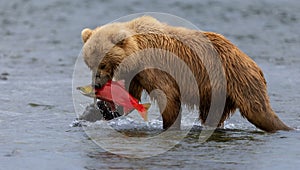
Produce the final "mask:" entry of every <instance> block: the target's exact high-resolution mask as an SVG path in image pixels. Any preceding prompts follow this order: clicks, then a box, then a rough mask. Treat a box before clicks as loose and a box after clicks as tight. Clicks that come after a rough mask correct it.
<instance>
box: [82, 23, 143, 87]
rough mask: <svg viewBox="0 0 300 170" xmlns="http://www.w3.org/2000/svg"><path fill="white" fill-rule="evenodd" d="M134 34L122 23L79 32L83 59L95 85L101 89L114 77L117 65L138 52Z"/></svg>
mask: <svg viewBox="0 0 300 170" xmlns="http://www.w3.org/2000/svg"><path fill="white" fill-rule="evenodd" d="M133 35H134V32H133V31H132V30H131V29H129V28H128V27H126V26H125V25H124V24H122V23H112V24H108V25H104V26H102V27H98V28H96V29H94V30H91V29H89V28H86V29H83V31H82V32H81V37H82V41H83V43H84V45H83V50H82V54H83V58H84V61H85V63H86V64H87V66H88V67H89V68H90V69H91V70H92V71H93V75H94V76H95V77H94V78H95V85H96V86H98V87H102V86H103V85H104V84H105V83H106V82H107V81H108V80H111V79H112V78H113V76H114V71H115V69H116V68H117V67H118V65H119V64H120V63H121V62H122V61H123V60H124V59H125V58H126V57H127V56H130V55H132V54H133V53H134V52H135V51H138V45H137V43H136V41H135V39H134V36H133Z"/></svg>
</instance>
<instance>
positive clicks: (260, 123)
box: [239, 95, 292, 132]
mask: <svg viewBox="0 0 300 170" xmlns="http://www.w3.org/2000/svg"><path fill="white" fill-rule="evenodd" d="M260 97H262V96H260ZM239 108H240V112H241V114H242V116H244V117H246V118H247V120H248V121H249V122H251V123H252V124H254V125H255V126H256V127H258V128H260V129H262V130H264V131H266V132H276V131H277V130H292V128H290V127H288V126H286V125H285V124H284V123H283V122H282V121H281V120H280V119H279V117H278V116H277V115H276V114H275V113H274V111H273V110H272V108H271V106H270V104H269V100H268V97H267V96H266V95H264V97H262V98H260V100H259V101H256V100H245V102H242V103H240V104H239Z"/></svg>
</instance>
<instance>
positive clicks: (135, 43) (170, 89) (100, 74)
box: [82, 16, 291, 132]
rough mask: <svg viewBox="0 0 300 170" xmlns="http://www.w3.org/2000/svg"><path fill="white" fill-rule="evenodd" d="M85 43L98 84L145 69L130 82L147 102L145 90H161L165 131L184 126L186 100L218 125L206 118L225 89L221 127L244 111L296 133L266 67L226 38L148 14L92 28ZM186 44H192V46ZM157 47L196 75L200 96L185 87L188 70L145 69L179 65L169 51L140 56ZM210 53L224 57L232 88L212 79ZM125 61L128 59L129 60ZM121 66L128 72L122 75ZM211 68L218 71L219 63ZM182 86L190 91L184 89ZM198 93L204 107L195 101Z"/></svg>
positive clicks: (271, 127)
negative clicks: (283, 116)
mask: <svg viewBox="0 0 300 170" xmlns="http://www.w3.org/2000/svg"><path fill="white" fill-rule="evenodd" d="M82 39H83V41H84V42H85V44H84V48H83V56H84V59H85V62H86V64H87V65H88V66H89V67H90V68H91V69H92V70H93V71H94V72H95V73H96V75H97V76H96V80H95V83H96V84H100V85H103V84H104V83H105V82H107V80H109V79H112V78H113V77H115V78H117V79H118V78H124V79H126V74H128V73H130V72H131V71H134V70H143V71H141V72H140V73H139V74H137V75H136V76H135V77H133V79H132V81H131V82H130V84H127V87H128V88H129V93H130V94H132V95H133V96H134V97H136V98H138V99H140V98H141V93H142V91H143V90H146V91H147V92H148V93H151V92H152V91H153V90H157V89H159V90H160V91H161V92H163V93H164V94H163V95H162V93H158V94H156V95H155V96H154V97H153V98H154V99H155V100H157V101H158V104H159V107H160V110H161V113H162V117H163V128H164V129H167V128H169V127H171V125H172V124H173V123H175V125H174V127H180V119H181V115H180V112H181V111H180V110H181V102H182V103H184V104H186V105H188V106H190V107H193V106H194V105H197V106H198V107H199V112H200V114H199V119H200V120H201V121H202V123H203V124H204V125H208V126H210V125H213V122H212V123H211V122H207V121H206V119H207V117H208V112H209V109H210V103H211V92H212V91H211V89H212V88H216V89H217V90H220V91H222V90H226V102H225V108H224V110H223V114H222V117H221V120H220V121H219V122H218V126H221V125H222V124H223V122H224V121H225V120H226V119H227V118H228V117H230V115H231V114H232V113H234V111H235V110H236V109H237V108H238V109H239V110H240V112H241V114H242V116H243V117H245V118H246V119H247V120H249V121H250V122H251V123H253V124H254V125H255V126H256V127H258V128H260V129H262V130H265V131H267V132H275V131H277V130H291V128H289V127H288V126H286V125H285V124H284V123H283V122H282V121H281V120H280V119H279V118H278V116H277V115H276V114H275V113H274V111H273V110H272V108H271V106H270V102H269V97H268V95H267V85H266V80H265V79H264V76H263V73H262V71H261V69H260V68H259V67H258V66H257V65H256V63H255V62H254V61H253V60H252V59H251V58H249V57H248V56H247V55H246V54H244V53H243V52H242V51H240V50H239V49H238V48H237V47H236V46H235V45H233V44H232V43H231V42H229V41H228V40H227V39H226V38H225V37H223V36H222V35H220V34H216V33H212V32H200V31H195V30H190V29H186V28H181V27H172V26H169V25H167V24H163V23H161V22H159V21H157V20H156V19H154V18H152V17H147V16H145V17H140V18H137V19H135V20H132V21H129V22H124V23H113V24H109V25H106V26H102V27H98V28H96V29H95V30H89V29H86V30H85V31H83V32H82ZM182 42H187V43H188V44H189V46H187V45H185V44H184V43H182ZM152 48H159V49H162V50H166V51H168V52H171V53H173V54H175V55H176V56H178V57H179V58H181V59H182V61H184V63H185V64H186V65H188V67H189V68H190V69H191V71H192V72H193V74H194V75H195V79H196V81H197V82H198V91H199V94H196V93H195V91H194V90H193V88H190V86H188V85H184V83H187V82H190V79H189V77H186V76H181V75H185V74H186V72H185V70H184V69H183V70H181V69H175V71H174V69H172V68H166V70H167V72H166V71H162V70H158V69H153V68H149V69H143V66H145V65H147V64H149V65H151V63H153V62H156V61H157V60H158V59H159V60H160V61H161V62H169V63H176V61H172V58H170V59H168V58H165V55H166V54H165V53H164V52H162V53H157V52H155V51H153V52H151V50H150V51H148V52H147V53H142V54H141V53H140V51H143V50H145V49H152ZM194 50H196V51H200V55H199V53H197V54H195V53H194ZM207 53H216V54H218V57H219V58H218V59H219V60H220V61H221V63H222V66H223V68H222V69H223V70H224V72H225V78H226V85H225V86H224V87H225V88H226V89H222V88H223V86H220V85H219V84H220V83H222V82H219V79H218V77H214V78H211V77H209V76H208V74H207V72H206V69H207V68H206V67H204V63H203V62H208V63H209V62H210V60H211V59H210V58H209V57H208V56H207V55H206V54H207ZM129 56H130V57H129ZM199 57H200V58H201V60H199ZM125 59H128V60H126V62H123V61H124V60H125ZM100 61H101V62H100ZM122 62H123V63H122ZM120 63H122V68H121V70H118V71H116V69H117V68H118V66H119V64H120ZM212 63H213V61H212ZM103 66H105V67H103ZM173 66H174V65H173ZM175 66H176V65H175ZM209 67H211V68H214V65H213V64H212V65H211V66H209ZM176 70H177V71H176ZM168 71H170V72H172V73H173V74H174V75H176V76H175V77H177V78H178V77H180V81H179V83H183V84H177V83H176V81H175V80H174V78H173V77H172V76H171V75H170V74H168ZM116 72H118V73H119V74H117V73H116ZM158 75H159V76H158ZM127 83H128V82H127ZM179 87H185V88H183V89H181V90H180V89H179ZM198 95H199V96H200V101H201V102H200V103H199V102H195V101H194V100H193V99H195V98H197V96H198ZM165 99H167V100H165ZM221 109H222V108H221ZM216 112H217V110H216ZM215 114H217V113H215Z"/></svg>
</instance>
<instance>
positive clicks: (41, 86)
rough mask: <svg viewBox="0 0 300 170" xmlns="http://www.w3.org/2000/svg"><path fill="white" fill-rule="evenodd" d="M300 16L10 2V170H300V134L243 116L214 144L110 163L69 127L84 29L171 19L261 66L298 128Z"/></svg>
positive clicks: (2, 110)
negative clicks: (269, 128) (161, 16)
mask: <svg viewBox="0 0 300 170" xmlns="http://www.w3.org/2000/svg"><path fill="white" fill-rule="evenodd" d="M299 11H300V1H298V0H288V1H285V0H253V1H241V0H228V1H222V0H201V1H196V0H185V1H179V0H170V1H159V0H152V1H139V0H127V1H121V0H101V1H100V0H89V1H87V0H86V1H82V0H63V1H59V0H45V1H38V0H10V1H0V36H1V41H0V61H1V62H0V87H1V88H0V103H1V104H0V125H1V129H0V164H1V167H0V169H109V168H111V169H131V168H133V169H158V168H159V169H169V168H172V169H177V168H180V169H196V168H197V169H241V168H243V169H254V168H258V169H283V168H289V169H297V168H298V167H299V166H300V161H299V158H300V149H299V148H300V142H299V141H300V133H299V131H297V130H296V131H293V132H278V133H275V134H267V133H262V132H261V131H258V130H257V129H255V128H254V127H253V126H252V125H251V124H250V123H248V122H247V121H246V120H244V119H243V118H241V116H240V115H239V114H238V113H237V114H236V115H235V116H233V118H232V119H231V120H229V121H228V122H227V124H226V127H227V130H224V131H219V132H216V133H215V134H214V135H213V136H212V137H211V138H210V140H208V141H207V142H206V143H197V140H196V138H193V136H192V135H191V136H189V137H187V139H185V140H183V141H182V142H181V143H180V144H178V145H176V147H175V148H173V149H171V150H170V151H168V152H166V153H164V154H162V155H158V156H156V157H151V158H147V159H129V158H123V157H120V156H118V155H113V154H110V153H109V152H106V151H104V150H102V149H101V148H99V147H98V146H97V145H95V144H94V143H93V142H92V141H91V140H90V139H89V138H88V137H87V136H86V135H85V133H84V131H83V130H82V129H81V128H80V127H70V126H69V124H70V123H71V122H72V121H73V120H74V119H75V118H76V115H75V112H74V108H73V103H72V73H73V69H74V64H75V61H76V59H77V56H78V55H79V53H80V50H81V47H82V42H81V37H80V33H81V30H82V29H83V28H85V27H90V28H95V27H97V26H99V25H103V24H106V23H108V22H111V21H113V20H115V19H117V18H119V17H122V16H124V15H129V14H132V13H138V12H164V13H170V14H173V15H176V16H179V17H182V18H184V19H187V20H189V21H190V22H192V23H193V24H195V25H196V26H197V27H198V28H200V29H201V30H204V31H214V32H218V33H221V34H223V35H225V36H226V37H227V38H228V39H229V40H231V41H232V42H233V43H234V44H236V45H237V46H238V47H239V48H240V49H241V50H242V51H244V52H245V53H246V54H248V55H249V56H250V57H251V58H252V59H253V60H255V61H256V62H257V64H258V65H259V66H260V67H261V68H262V70H263V72H264V74H265V77H266V79H267V82H268V91H269V95H270V99H271V104H272V107H273V109H274V110H275V112H276V113H277V114H278V115H279V117H280V118H281V119H282V120H283V121H284V122H285V123H286V124H288V125H290V126H292V127H294V128H298V127H300V106H299V102H300V89H299V83H300V75H299V73H300V67H299V66H300V57H299V52H300V50H299V47H300V29H299V28H300V12H299ZM237 129H239V130H237Z"/></svg>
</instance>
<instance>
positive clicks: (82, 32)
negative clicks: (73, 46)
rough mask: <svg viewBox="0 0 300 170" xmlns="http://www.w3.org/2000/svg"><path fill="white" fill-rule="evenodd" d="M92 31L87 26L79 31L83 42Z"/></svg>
mask: <svg viewBox="0 0 300 170" xmlns="http://www.w3.org/2000/svg"><path fill="white" fill-rule="evenodd" d="M92 33H93V31H92V30H91V29H89V28H85V29H83V30H82V31H81V38H82V41H83V43H85V42H86V41H87V40H88V39H89V38H90V37H91V35H92Z"/></svg>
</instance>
